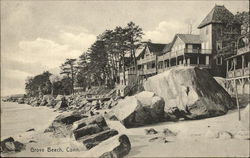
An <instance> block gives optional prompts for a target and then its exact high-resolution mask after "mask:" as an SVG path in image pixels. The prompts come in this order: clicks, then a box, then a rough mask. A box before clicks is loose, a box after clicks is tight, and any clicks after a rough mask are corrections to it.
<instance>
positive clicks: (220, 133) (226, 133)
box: [218, 131, 233, 139]
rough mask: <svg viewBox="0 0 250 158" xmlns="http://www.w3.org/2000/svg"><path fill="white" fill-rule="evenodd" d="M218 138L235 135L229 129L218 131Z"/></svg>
mask: <svg viewBox="0 0 250 158" xmlns="http://www.w3.org/2000/svg"><path fill="white" fill-rule="evenodd" d="M218 138H219V139H232V138H233V135H232V133H230V132H228V131H222V132H219V133H218Z"/></svg>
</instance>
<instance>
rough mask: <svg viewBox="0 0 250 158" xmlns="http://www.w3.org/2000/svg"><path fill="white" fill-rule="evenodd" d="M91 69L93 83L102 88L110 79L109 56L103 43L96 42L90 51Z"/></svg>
mask: <svg viewBox="0 0 250 158" xmlns="http://www.w3.org/2000/svg"><path fill="white" fill-rule="evenodd" d="M88 51H89V52H88V54H89V59H90V63H89V69H90V74H91V76H92V79H93V82H94V83H97V84H98V85H99V86H101V85H102V84H103V83H104V81H105V79H106V78H108V77H109V73H108V54H107V52H106V51H105V47H104V43H103V41H98V40H97V41H96V42H95V43H94V44H92V45H91V47H90V48H89V50H88Z"/></svg>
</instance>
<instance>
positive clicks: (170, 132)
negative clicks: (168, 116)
mask: <svg viewBox="0 0 250 158" xmlns="http://www.w3.org/2000/svg"><path fill="white" fill-rule="evenodd" d="M163 134H164V135H165V136H176V135H177V133H175V132H173V131H171V130H170V129H167V128H165V129H164V130H163Z"/></svg>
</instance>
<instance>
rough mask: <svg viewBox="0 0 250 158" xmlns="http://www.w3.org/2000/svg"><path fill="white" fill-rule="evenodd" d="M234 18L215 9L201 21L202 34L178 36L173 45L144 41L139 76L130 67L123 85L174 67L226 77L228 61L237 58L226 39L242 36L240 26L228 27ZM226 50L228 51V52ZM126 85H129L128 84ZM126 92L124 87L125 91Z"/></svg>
mask: <svg viewBox="0 0 250 158" xmlns="http://www.w3.org/2000/svg"><path fill="white" fill-rule="evenodd" d="M233 18H234V15H233V14H232V13H231V12H230V11H229V10H228V9H226V8H225V7H224V6H219V5H215V7H214V8H213V9H212V10H211V11H210V12H209V13H208V14H207V16H206V17H205V18H204V20H202V22H201V23H200V25H199V26H198V29H199V30H200V33H199V34H198V35H194V34H176V35H175V36H174V38H173V40H172V42H171V43H168V44H159V43H152V42H145V43H144V49H142V51H141V52H140V54H139V56H138V57H137V70H138V71H137V75H138V76H136V73H135V67H133V66H131V67H129V68H128V71H127V72H126V74H125V75H126V76H125V78H126V79H127V81H126V82H123V78H124V75H123V74H121V75H120V80H121V81H122V82H121V83H122V84H121V85H123V87H128V86H129V83H133V84H135V81H132V80H134V79H135V78H136V79H138V81H140V80H143V79H144V78H147V77H149V76H153V75H155V74H158V73H161V72H163V71H165V70H167V69H170V68H172V67H175V66H180V65H182V66H195V67H199V68H201V69H206V70H208V72H210V74H211V75H213V76H219V77H226V73H227V67H226V60H225V59H226V58H228V57H230V56H232V55H235V54H236V51H235V46H236V44H234V45H233V47H232V42H231V43H228V42H225V41H224V40H225V37H228V36H236V35H239V34H240V30H241V29H240V25H232V26H231V25H228V24H229V23H230V21H231V20H233ZM224 48H229V49H227V51H225V49H224ZM126 83H127V85H126ZM123 89H124V88H123Z"/></svg>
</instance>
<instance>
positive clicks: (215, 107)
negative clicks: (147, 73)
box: [144, 67, 235, 119]
mask: <svg viewBox="0 0 250 158" xmlns="http://www.w3.org/2000/svg"><path fill="white" fill-rule="evenodd" d="M144 88H145V90H147V91H151V92H154V93H155V94H157V95H158V96H161V97H163V98H164V100H165V112H169V109H171V108H178V109H179V111H182V112H184V113H185V115H186V116H187V118H189V119H199V118H206V117H212V116H218V115H223V114H225V113H227V111H228V109H231V108H233V107H234V106H235V105H234V103H233V100H232V98H231V97H230V95H229V94H228V93H227V92H226V91H225V89H223V87H221V86H220V85H219V84H218V83H217V82H216V81H215V79H214V78H213V77H212V76H211V75H210V74H209V73H208V72H207V71H206V70H201V69H199V68H196V67H177V68H172V69H170V70H168V71H165V72H163V73H161V74H158V75H155V76H153V77H150V78H148V79H147V81H145V82H144Z"/></svg>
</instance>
